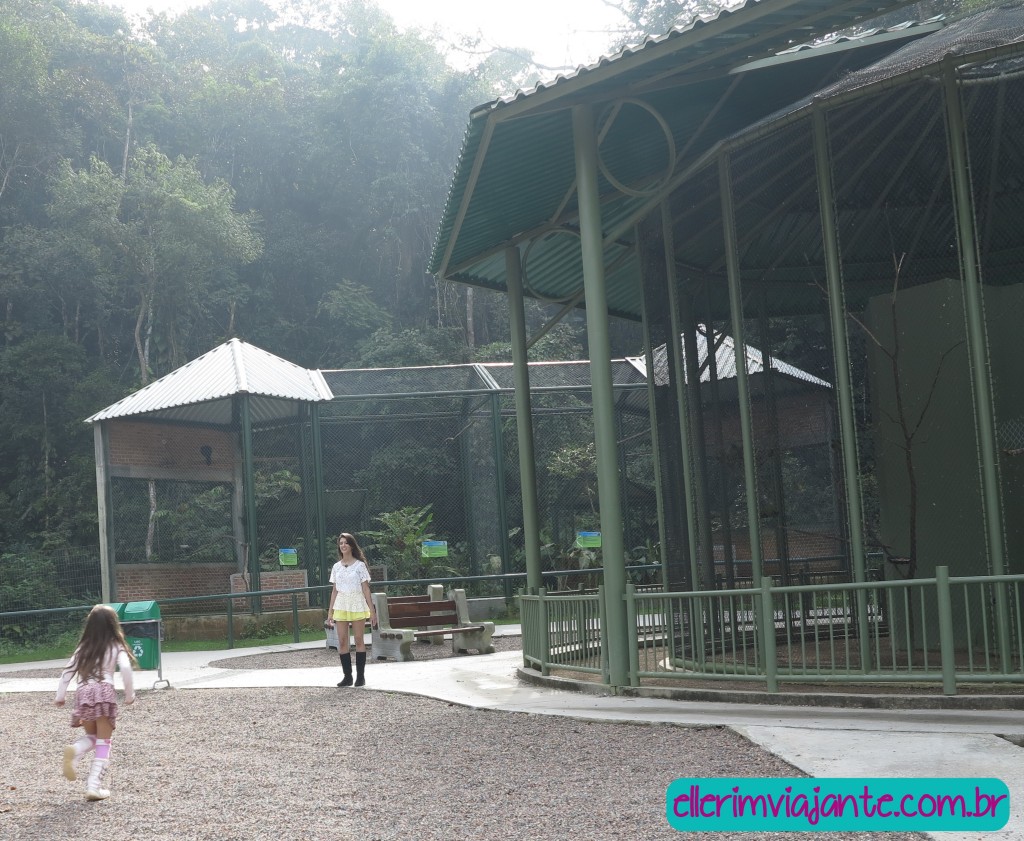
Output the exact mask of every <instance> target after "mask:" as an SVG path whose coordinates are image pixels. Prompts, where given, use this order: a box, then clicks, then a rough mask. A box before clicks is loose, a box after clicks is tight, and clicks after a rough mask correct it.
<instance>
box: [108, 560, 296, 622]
mask: <svg viewBox="0 0 1024 841" xmlns="http://www.w3.org/2000/svg"><path fill="white" fill-rule="evenodd" d="M237 569H238V568H237V567H236V566H235V565H234V564H212V563H211V564H118V565H117V567H116V573H115V574H116V576H117V600H118V601H119V602H139V601H149V600H153V601H156V602H160V601H164V600H166V599H179V598H186V597H188V596H215V595H220V594H221V593H245V592H248V591H249V586H248V583H247V580H248V579H247V578H243V576H241V575H239V574H238V573H237ZM306 586H308V585H307V578H306V570H304V569H296V570H280V571H272V572H261V573H260V588H261V589H263V590H290V589H293V588H295V587H306ZM297 600H298V606H299V609H300V610H301V609H304V608H308V607H309V595H308V594H307V593H302V594H301V595H299V596H298V599H297ZM233 607H234V609H235V610H238V611H248V610H249V600H248V599H235V600H234V605H233ZM291 607H292V600H291V596H290V595H287V596H266V597H265V598H264V599H263V608H264V609H265V610H291ZM172 608H173V610H174V612H175V613H222V612H223V611H224V610H225V609H226V605H225V603H224V602H223V601H216V600H214V601H205V602H195V603H193V604H187V603H181V604H175V605H172Z"/></svg>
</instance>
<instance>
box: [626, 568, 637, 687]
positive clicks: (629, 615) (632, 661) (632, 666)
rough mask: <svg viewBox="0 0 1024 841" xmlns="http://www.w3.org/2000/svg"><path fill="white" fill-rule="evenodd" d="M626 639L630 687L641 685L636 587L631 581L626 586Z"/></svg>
mask: <svg viewBox="0 0 1024 841" xmlns="http://www.w3.org/2000/svg"><path fill="white" fill-rule="evenodd" d="M623 598H624V599H625V600H626V639H627V640H628V641H629V685H630V686H639V685H640V675H639V674H638V672H639V671H640V648H639V646H640V640H639V636H640V634H639V632H638V631H637V624H636V622H637V618H636V585H635V584H634V583H633V582H632V581H631V582H629V584H627V585H626V595H625V596H623Z"/></svg>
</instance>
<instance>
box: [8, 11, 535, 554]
mask: <svg viewBox="0 0 1024 841" xmlns="http://www.w3.org/2000/svg"><path fill="white" fill-rule="evenodd" d="M497 67H501V68H502V72H508V73H510V75H514V73H522V72H526V68H525V67H517V68H511V67H510V65H509V59H508V57H507V56H505V57H502V58H501V62H500V63H498V62H491V63H490V64H488V63H484V64H482V65H481V66H480V67H478V68H475V69H474V70H472V71H457V70H454V69H453V68H452V67H450V66H449V65H448V64H446V63H445V61H444V58H443V56H442V55H441V53H440V52H438V50H437V49H435V47H434V46H432V45H431V43H430V42H428V41H427V40H424V39H423V38H421V37H419V36H418V35H416V34H415V33H413V34H408V33H400V32H399V31H398V30H397V29H396V28H395V25H394V23H393V22H392V21H391V20H390V19H389V18H388V17H387V16H386V15H385V14H384V13H382V12H381V11H380V10H379V9H378V8H377V7H376V6H374V5H373V4H372V3H369V2H362V0H358V1H356V0H354V1H353V2H348V3H343V4H337V3H332V4H327V3H321V2H316V0H291V2H289V3H284V4H281V3H276V4H274V5H273V6H271V5H269V4H266V3H262V2H257V1H256V0H215V2H212V3H210V4H209V5H206V6H204V7H202V8H199V9H195V10H192V11H190V12H188V13H184V14H182V15H180V16H176V17H172V16H169V15H158V16H155V17H152V18H151V19H148V20H143V21H141V22H140V21H134V20H129V19H127V18H126V17H125V16H124V15H123V14H122V13H120V12H119V11H117V10H114V9H111V8H109V7H107V6H103V5H100V4H98V3H90V2H74V0H30V2H25V0H0V75H2V77H3V79H4V84H3V85H2V86H0V328H2V332H0V378H2V384H3V388H2V391H0V430H2V431H3V433H4V434H3V438H2V441H0V540H2V541H4V542H5V543H7V544H13V543H31V544H35V545H51V546H56V545H62V544H75V543H78V544H82V545H89V544H94V543H95V540H96V535H95V490H94V479H93V464H92V443H91V434H90V430H89V429H88V428H87V427H86V426H85V424H83V423H82V420H83V418H85V417H87V416H88V415H89V414H91V413H92V412H95V411H96V410H97V409H99V408H102V407H103V406H104V405H107V404H109V403H110V402H113V401H114V400H116V399H118V398H119V397H121V396H123V395H124V394H126V393H129V392H131V391H133V390H135V389H136V388H138V387H139V386H141V385H143V384H145V383H147V382H149V381H151V380H152V379H154V378H156V377H159V376H162V375H163V374H166V373H168V372H169V371H171V370H173V369H174V368H176V367H178V366H180V365H181V364H183V363H184V362H186V361H187V360H189V359H192V358H194V357H196V356H198V355H199V354H201V353H204V352H205V351H207V350H209V349H210V348H211V347H213V346H215V345H216V344H218V343H220V342H222V341H224V340H225V339H227V338H229V337H231V336H239V337H241V338H243V339H245V340H247V341H250V342H252V343H254V344H256V345H258V346H260V347H263V348H265V349H267V350H269V351H271V352H273V353H276V354H278V355H280V356H283V357H285V358H287V359H289V360H292V361H294V362H296V363H298V364H301V365H308V366H319V367H344V366H346V365H399V364H411V363H416V364H430V363H444V362H456V361H464V360H465V359H466V358H468V355H469V353H470V348H471V347H472V346H473V345H474V344H487V343H490V342H494V341H501V340H504V339H506V338H507V333H506V328H505V326H504V325H505V322H506V318H505V315H504V312H503V311H502V309H501V308H500V307H496V306H494V305H493V303H491V302H489V301H488V300H487V299H486V296H477V303H476V305H475V306H476V309H477V310H478V315H476V317H475V318H474V319H473V322H474V325H475V326H474V330H475V331H477V332H478V333H479V338H477V337H476V336H474V337H472V341H470V340H467V337H466V335H465V331H466V322H467V319H466V310H465V302H464V300H463V296H464V292H462V291H460V290H457V289H455V288H453V287H451V286H449V285H446V284H438V283H437V282H436V281H435V280H434V279H433V278H432V277H430V276H429V275H427V274H426V271H425V266H426V261H427V257H428V255H429V250H430V247H431V244H432V240H433V237H434V234H435V233H436V228H437V224H438V220H439V219H440V215H441V210H442V208H443V205H444V201H445V198H446V195H447V189H448V182H449V179H450V177H451V173H452V170H453V167H454V164H455V161H456V158H457V155H458V152H459V148H460V144H461V141H462V136H463V133H464V130H465V124H466V119H467V115H468V113H469V111H470V109H471V108H472V107H473V106H475V105H477V104H479V103H480V102H482V101H485V100H487V99H489V98H491V97H492V96H493V94H494V90H495V88H496V87H500V86H501V84H502V81H503V80H502V79H501V78H495V77H494V76H493V75H491V74H490V70H489V69H488V68H490V69H491V70H493V69H494V68H497Z"/></svg>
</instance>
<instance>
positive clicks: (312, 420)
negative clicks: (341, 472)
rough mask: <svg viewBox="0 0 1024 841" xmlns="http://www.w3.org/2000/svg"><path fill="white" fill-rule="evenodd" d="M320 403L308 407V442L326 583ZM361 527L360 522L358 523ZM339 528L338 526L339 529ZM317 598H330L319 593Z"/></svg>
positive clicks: (319, 560) (319, 552)
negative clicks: (311, 453) (310, 452)
mask: <svg viewBox="0 0 1024 841" xmlns="http://www.w3.org/2000/svg"><path fill="white" fill-rule="evenodd" d="M320 431H321V430H320V405H319V404H318V403H314V404H313V405H312V406H310V409H309V432H310V444H311V446H312V447H313V488H314V492H315V494H316V546H317V564H318V566H319V568H320V582H319V583H320V584H326V583H327V579H328V577H329V576H330V568H331V567H332V566H333V563H332V562H331V560H330V559H329V558H328V556H327V506H326V504H325V500H324V449H323V438H322V436H321V434H320ZM359 525H360V527H362V523H360V524H359ZM340 530H341V529H340V528H339V531H340ZM319 598H321V599H325V598H330V596H329V595H324V594H323V592H321V593H320V594H319Z"/></svg>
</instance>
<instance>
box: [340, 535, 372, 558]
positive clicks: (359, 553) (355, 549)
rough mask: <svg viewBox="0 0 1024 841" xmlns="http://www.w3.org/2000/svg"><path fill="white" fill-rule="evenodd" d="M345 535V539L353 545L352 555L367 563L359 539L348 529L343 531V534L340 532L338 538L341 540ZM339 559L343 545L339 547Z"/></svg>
mask: <svg viewBox="0 0 1024 841" xmlns="http://www.w3.org/2000/svg"><path fill="white" fill-rule="evenodd" d="M343 537H344V538H345V540H347V541H348V545H349V546H351V547H352V557H353V558H355V559H356V560H357V561H362V562H363V563H364V564H365V563H366V556H365V555H364V554H363V550H362V549H360V548H359V541H357V540H356V539H355V538H354V537H353V536H352V535H351V534H349V533H348V532H347V531H343V532H342V533H341V534H339V535H338V540H341V539H342V538H343ZM338 559H339V560H340V559H341V547H340V546H339V547H338Z"/></svg>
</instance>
